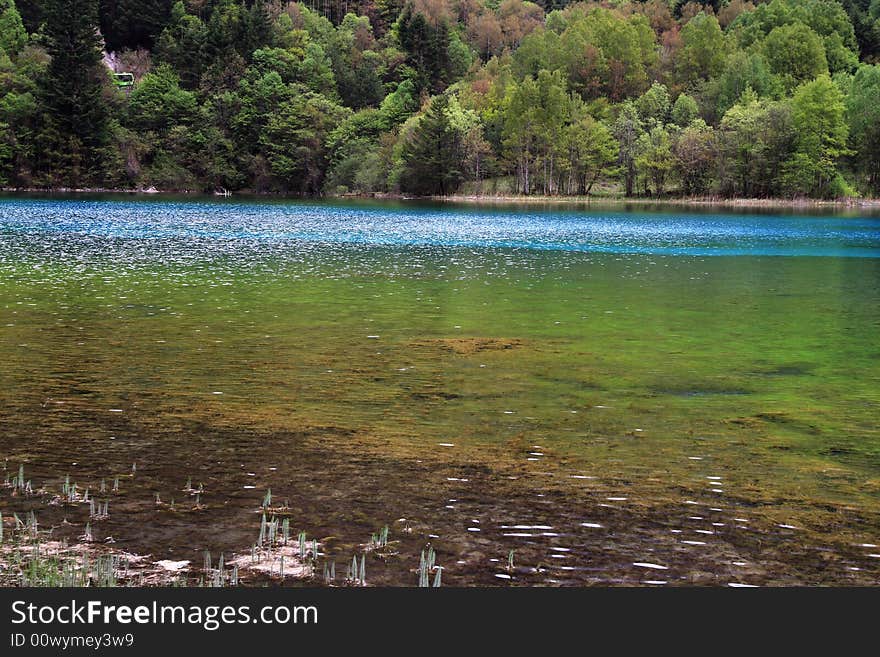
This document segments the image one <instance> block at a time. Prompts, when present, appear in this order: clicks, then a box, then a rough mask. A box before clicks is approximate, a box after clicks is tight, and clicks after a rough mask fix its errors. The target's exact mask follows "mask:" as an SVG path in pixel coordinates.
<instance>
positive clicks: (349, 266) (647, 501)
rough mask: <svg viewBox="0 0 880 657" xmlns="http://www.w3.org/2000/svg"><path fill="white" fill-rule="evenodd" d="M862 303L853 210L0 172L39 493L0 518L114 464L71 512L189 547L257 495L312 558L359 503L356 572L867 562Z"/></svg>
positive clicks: (564, 575)
mask: <svg viewBox="0 0 880 657" xmlns="http://www.w3.org/2000/svg"><path fill="white" fill-rule="evenodd" d="M878 332H880V218H878V217H876V216H874V217H872V216H869V215H867V214H859V213H858V212H850V213H849V214H847V215H838V216H827V215H826V216H822V215H816V214H813V215H804V214H797V213H787V214H770V213H760V214H759V213H755V212H746V213H733V212H722V211H720V210H709V209H707V210H705V211H704V210H693V209H691V210H673V209H666V210H660V209H650V208H640V209H636V210H632V211H624V210H623V209H622V208H617V209H615V208H601V207H598V208H597V207H594V208H585V207H578V206H548V205H544V206H539V205H523V206H504V207H499V206H477V205H454V204H446V205H430V204H418V203H403V202H401V203H344V202H320V203H319V202H313V203H297V202H268V201H262V202H261V201H258V200H238V199H235V198H233V199H223V200H214V199H204V198H202V199H198V198H196V199H171V198H150V199H138V198H133V197H121V198H119V197H115V198H114V197H107V198H99V197H95V198H90V197H83V198H65V197H54V198H36V197H34V198H26V197H8V196H7V197H2V198H0V363H2V369H0V461H3V462H5V463H6V466H5V467H6V468H7V476H11V475H12V474H14V473H15V472H17V470H18V468H19V465H20V464H23V465H24V467H25V470H26V472H27V476H28V477H29V478H30V479H31V480H32V481H33V483H34V485H35V486H39V487H40V488H42V489H43V490H44V491H46V493H45V494H44V495H43V496H42V497H41V496H40V495H36V496H31V497H28V498H22V497H20V496H19V497H13V496H11V495H10V494H8V492H5V491H3V490H0V513H3V514H4V515H5V516H9V515H10V514H11V513H12V512H13V511H15V512H18V513H22V512H24V511H27V510H36V513H37V515H38V517H39V519H40V521H41V525H42V527H44V528H50V527H51V528H53V531H55V533H56V535H59V536H75V535H77V534H80V533H82V527H83V525H85V524H86V523H87V522H88V521H89V510H88V508H87V507H86V506H85V505H79V506H70V505H67V506H65V505H63V504H54V505H53V504H49V503H47V502H46V500H47V499H48V498H49V497H50V496H51V494H52V492H53V491H58V490H60V489H61V488H62V487H63V485H64V482H65V478H66V477H70V480H71V481H76V482H77V483H78V484H79V486H80V487H81V488H84V487H87V486H88V487H90V488H91V490H92V491H97V490H99V486H100V481H101V480H102V479H103V480H105V481H106V482H110V481H113V480H114V479H119V480H120V484H119V489H120V490H119V491H118V492H116V493H114V494H113V495H112V496H111V497H112V499H111V502H110V505H111V508H110V513H109V517H107V518H105V519H102V520H101V521H99V522H93V523H92V524H91V530H92V531H93V532H94V534H95V539H96V541H105V540H106V539H107V537H112V540H113V544H114V545H116V546H121V547H123V548H124V549H125V550H126V551H128V552H131V553H133V554H139V555H150V557H149V558H151V559H153V560H159V559H165V560H190V561H191V562H192V563H193V564H201V563H202V554H203V553H204V551H205V550H210V551H211V552H212V553H213V554H220V553H224V554H227V555H229V554H233V553H242V552H247V551H248V550H250V546H251V545H253V543H254V541H255V540H256V537H257V534H258V532H259V529H260V522H261V510H260V506H261V504H262V502H263V500H264V496H265V494H266V492H267V490H271V494H272V498H273V499H274V500H276V502H275V504H281V505H282V506H283V508H284V509H285V514H286V515H285V517H288V518H289V522H290V528H291V531H294V530H295V533H298V532H299V531H305V532H307V534H308V536H309V537H316V538H317V539H318V540H319V541H320V545H321V548H320V550H321V559H322V562H329V561H331V560H336V561H338V563H339V564H340V568H342V566H341V564H345V563H347V562H350V561H351V557H352V555H354V554H358V553H359V551H362V550H363V549H364V548H363V545H364V544H365V543H368V542H369V541H370V537H371V534H374V533H377V532H378V531H379V530H380V529H381V528H382V527H383V526H386V525H387V526H388V527H389V536H390V539H391V540H392V541H393V542H394V546H395V549H394V550H393V551H389V553H388V554H381V555H380V554H374V553H370V554H369V555H368V559H367V562H366V567H367V578H368V581H369V582H370V583H373V584H386V585H409V586H414V585H416V583H417V575H416V574H415V571H416V569H417V568H418V566H419V554H420V551H421V550H422V549H423V548H425V547H426V546H428V545H430V546H431V547H433V549H434V550H436V555H437V556H436V560H437V563H438V564H439V565H441V566H443V568H444V570H443V584H444V585H459V586H466V585H500V586H508V585H576V586H584V585H595V584H598V585H620V584H624V585H637V584H646V585H663V584H666V585H689V584H708V585H725V586H726V585H767V584H775V585H789V584H878V583H880V547H877V544H880V427H878V418H880V340H878ZM133 464H136V468H135V470H136V472H134V473H132V465H133ZM188 480H189V481H191V485H187V482H188ZM199 484H201V492H199V493H198V501H197V502H196V503H195V504H194V503H193V502H192V490H190V489H195V488H196V487H198V485H199ZM108 485H109V483H108ZM184 489H186V490H184ZM157 495H158V499H159V500H160V501H159V502H157ZM172 500H175V505H174V507H173V508H172V507H171V505H170V503H171V501H172ZM65 522H66V523H67V524H65ZM511 551H513V559H514V565H513V567H511V566H510V563H509V559H510V554H511ZM395 553H396V554H395ZM292 583H295V582H292Z"/></svg>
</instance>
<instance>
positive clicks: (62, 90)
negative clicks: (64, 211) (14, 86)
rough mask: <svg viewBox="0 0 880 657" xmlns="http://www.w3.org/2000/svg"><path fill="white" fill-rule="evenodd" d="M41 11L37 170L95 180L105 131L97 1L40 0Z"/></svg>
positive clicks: (99, 177)
mask: <svg viewBox="0 0 880 657" xmlns="http://www.w3.org/2000/svg"><path fill="white" fill-rule="evenodd" d="M42 10H43V17H44V21H45V22H44V28H43V29H44V38H45V44H46V50H47V51H48V53H49V55H50V56H51V58H52V59H51V61H50V63H49V67H48V70H47V72H46V75H45V76H44V78H43V80H42V81H41V85H40V101H41V105H42V107H41V109H42V110H43V129H42V131H41V135H40V140H41V144H40V146H41V155H42V162H41V163H40V164H41V166H40V169H41V171H42V173H43V175H44V177H46V178H47V179H51V180H52V181H53V184H56V185H57V184H58V182H62V183H63V184H65V185H67V186H70V187H78V186H81V185H84V184H96V183H101V182H102V181H103V176H104V173H105V168H106V165H105V161H106V158H107V146H108V143H109V140H110V131H109V126H108V123H109V109H108V107H107V104H106V100H105V99H104V97H103V92H104V87H105V86H106V84H107V72H106V70H105V69H104V66H103V64H102V62H101V59H102V54H101V37H100V35H99V33H98V3H97V0H45V2H44V3H43V6H42Z"/></svg>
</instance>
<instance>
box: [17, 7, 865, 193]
mask: <svg viewBox="0 0 880 657" xmlns="http://www.w3.org/2000/svg"><path fill="white" fill-rule="evenodd" d="M102 39H103V41H102ZM102 56H103V57H104V62H103V63H102ZM878 57H880V0H871V1H869V0H844V1H843V2H842V3H841V2H840V1H839V0H770V1H769V2H763V3H759V4H757V5H755V4H753V2H750V1H748V0H722V1H721V2H714V3H710V4H706V5H700V4H697V3H694V2H688V3H686V4H685V3H683V2H680V1H679V0H649V1H647V2H642V1H639V0H609V1H607V2H586V3H572V4H569V3H567V2H565V0H554V1H553V2H549V0H547V1H545V2H543V3H542V4H533V3H532V2H529V1H528V0H352V1H351V2H348V1H345V2H342V1H340V0H335V1H333V2H330V0H327V1H326V2H316V1H315V0H311V1H310V2H308V3H284V2H281V1H280V0H271V1H267V0H245V1H242V0H178V1H176V2H172V0H100V1H99V0H16V1H15V2H14V0H0V183H2V184H4V185H7V186H13V187H86V186H100V187H132V188H138V187H140V188H146V187H150V186H155V187H157V188H161V189H175V190H193V191H211V190H218V189H230V190H244V189H247V190H254V191H260V192H278V193H292V194H309V195H314V194H322V193H331V194H338V193H386V192H388V193H396V192H399V193H407V194H451V193H455V192H457V191H461V190H465V191H472V192H481V191H483V192H489V193H492V192H494V193H507V192H510V193H522V194H534V193H541V194H549V195H555V194H590V193H598V192H601V193H605V194H608V193H615V192H616V191H617V190H620V192H621V193H624V194H627V195H634V194H640V195H652V196H660V195H667V194H673V195H675V194H683V195H703V194H721V195H728V196H759V197H765V196H813V197H822V198H830V197H839V196H845V195H853V194H864V195H872V196H873V195H877V194H878V193H880V65H878V64H876V63H873V62H875V61H876V60H877V58H878ZM111 66H112V67H113V69H114V70H116V71H130V72H132V73H134V74H135V77H136V79H137V82H136V84H135V87H134V89H133V90H132V91H131V93H130V94H128V95H126V94H125V93H123V92H122V91H121V90H119V89H118V88H116V87H115V86H114V85H113V81H112V75H111V73H110V67H111Z"/></svg>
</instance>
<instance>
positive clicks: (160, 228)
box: [0, 197, 880, 258]
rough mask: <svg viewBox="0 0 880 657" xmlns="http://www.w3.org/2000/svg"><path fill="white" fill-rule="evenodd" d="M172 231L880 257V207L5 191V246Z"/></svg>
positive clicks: (321, 240)
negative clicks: (28, 194)
mask: <svg viewBox="0 0 880 657" xmlns="http://www.w3.org/2000/svg"><path fill="white" fill-rule="evenodd" d="M22 233H24V234H27V235H31V236H32V235H37V234H40V235H45V236H46V237H47V238H71V237H72V238H76V237H83V238H87V239H88V240H89V241H90V242H91V246H92V247H95V248H103V247H104V246H106V243H107V241H108V240H109V241H112V242H114V243H116V242H117V241H118V240H123V241H128V240H138V241H140V240H171V241H173V242H177V241H185V242H190V243H194V244H198V243H205V242H208V243H210V242H214V243H218V242H219V243H222V242H236V243H241V242H245V243H258V244H272V245H274V246H275V247H277V246H279V245H283V244H284V243H300V244H324V245H327V244H339V245H352V244H354V245H382V246H404V247H405V246H439V247H472V248H516V249H536V250H552V251H568V252H596V253H603V252H604V253H644V254H657V255H697V256H735V255H757V256H834V257H862V258H876V257H880V217H876V216H869V215H868V214H867V213H866V214H849V215H847V216H844V215H826V216H812V215H811V216H806V215H797V214H784V215H781V214H759V213H754V212H752V213H731V212H723V213H722V212H720V211H714V212H711V213H703V212H699V211H695V210H689V211H664V212H646V211H634V212H625V211H620V210H619V209H609V210H602V209H580V208H578V209H569V208H567V207H564V206H562V207H561V206H555V207H553V206H543V207H538V208H536V207H529V206H511V207H498V206H494V207H485V206H465V205H452V204H447V205H426V204H418V203H412V204H405V203H394V204H368V203H363V204H361V203H342V202H326V203H305V202H284V203H279V202H250V201H247V202H238V201H233V202H228V201H214V200H211V199H209V200H194V201H193V200H190V201H179V200H176V199H175V200H166V199H158V200H153V199H151V200H147V201H144V200H140V199H131V198H128V199H123V200H118V199H97V200H96V199H70V198H51V199H46V198H10V197H7V198H4V199H2V200H0V245H2V244H3V243H6V244H9V243H10V241H11V240H10V238H11V237H12V236H13V235H15V234H18V235H19V236H21V234H22Z"/></svg>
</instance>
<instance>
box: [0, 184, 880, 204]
mask: <svg viewBox="0 0 880 657" xmlns="http://www.w3.org/2000/svg"><path fill="white" fill-rule="evenodd" d="M0 193H2V194H10V195H15V194H45V195H47V196H48V195H55V194H58V195H64V194H71V195H78V194H83V195H87V194H120V195H130V196H141V195H143V196H152V197H155V196H158V197H161V196H192V197H209V196H213V197H216V198H233V197H240V198H266V199H276V200H279V199H286V200H299V201H320V200H364V201H369V200H373V201H433V202H437V203H468V204H474V205H479V204H487V205H490V204H498V205H502V204H510V205H512V204H530V203H540V204H546V205H596V206H602V205H620V206H629V205H634V206H635V205H642V206H670V207H676V206H677V207H713V206H714V207H728V208H768V209H773V208H787V209H797V208H824V207H827V208H880V198H843V199H833V200H829V199H810V198H796V199H787V198H722V197H712V196H690V197H666V198H646V197H629V198H628V197H623V196H545V195H537V194H536V195H531V196H525V195H509V194H499V195H482V194H479V195H478V194H461V195H458V194H453V195H448V196H410V195H406V194H395V193H375V194H341V195H339V194H330V195H326V196H297V195H287V194H281V193H274V192H255V191H248V190H243V191H240V192H236V193H227V194H221V193H217V192H214V193H211V192H194V191H189V190H165V189H156V188H155V187H149V188H146V189H144V188H140V189H132V188H105V187H94V188H68V187H55V188H48V189H47V188H36V187H28V188H12V187H0Z"/></svg>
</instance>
